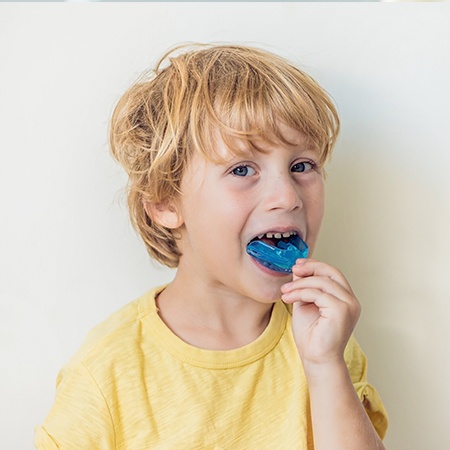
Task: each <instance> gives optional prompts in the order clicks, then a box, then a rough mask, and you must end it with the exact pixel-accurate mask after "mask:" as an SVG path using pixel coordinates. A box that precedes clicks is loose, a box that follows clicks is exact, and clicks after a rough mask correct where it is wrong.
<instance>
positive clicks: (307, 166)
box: [291, 161, 314, 173]
mask: <svg viewBox="0 0 450 450" xmlns="http://www.w3.org/2000/svg"><path fill="white" fill-rule="evenodd" d="M312 169H314V164H313V163H311V162H309V161H304V162H298V163H296V164H294V165H293V166H292V167H291V172H300V173H302V172H309V171H310V170H312Z"/></svg>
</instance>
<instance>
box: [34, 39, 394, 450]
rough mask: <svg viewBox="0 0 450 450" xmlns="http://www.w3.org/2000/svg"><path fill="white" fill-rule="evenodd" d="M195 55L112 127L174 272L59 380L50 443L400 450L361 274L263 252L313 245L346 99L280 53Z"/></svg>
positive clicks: (114, 320)
mask: <svg viewBox="0 0 450 450" xmlns="http://www.w3.org/2000/svg"><path fill="white" fill-rule="evenodd" d="M179 50H180V49H178V50H176V51H175V52H172V53H169V54H168V55H165V56H164V57H163V58H162V59H161V61H160V62H159V64H158V65H157V67H156V69H155V71H154V73H153V74H152V75H151V76H150V77H149V79H145V80H141V81H139V82H138V83H137V84H135V85H134V86H132V87H131V89H130V90H129V91H128V92H127V93H126V94H125V95H124V96H123V97H122V98H121V100H120V101H119V103H118V105H117V107H116V109H115V112H114V115H113V118H112V124H111V147H112V152H113V155H114V156H115V158H116V159H117V160H118V161H119V162H120V163H121V164H122V165H123V166H124V168H125V169H126V171H127V172H128V175H129V196H128V200H129V208H130V214H131V218H132V221H133V224H134V226H135V227H136V229H137V230H138V231H139V233H140V234H141V236H142V238H143V240H144V241H145V244H146V246H147V248H148V251H149V253H150V255H151V256H152V257H153V258H155V259H156V260H158V261H160V262H161V263H163V264H165V265H167V266H169V267H177V268H178V269H177V272H176V275H175V278H174V280H173V281H172V282H171V283H169V284H168V285H167V286H162V287H157V288H155V289H153V290H151V291H150V292H148V293H147V294H145V295H143V296H142V297H141V298H139V299H137V300H136V301H134V302H132V303H130V304H129V305H127V306H126V307H124V308H123V309H122V310H120V311H119V312H117V313H115V314H114V315H112V316H111V317H110V318H109V319H108V320H107V321H106V322H104V323H103V324H101V325H99V326H98V327H97V328H96V329H94V330H93V331H92V332H91V334H90V335H89V337H88V339H87V340H86V342H85V343H84V345H83V347H82V348H81V350H80V351H79V352H78V353H77V354H76V356H75V357H74V358H73V359H72V361H71V362H70V363H69V364H68V365H67V366H66V367H65V368H64V369H63V370H62V372H61V373H60V375H59V377H58V387H57V396H56V401H55V404H54V407H53V409H52V410H51V412H50V414H49V416H48V418H47V420H46V421H45V423H44V424H43V426H41V427H38V428H37V429H36V441H35V442H36V445H37V447H38V449H54V448H62V449H94V448H100V449H132V450H137V449H230V450H235V449H282V450H292V449H313V448H314V449H316V450H341V449H342V450H344V449H345V450H352V449H354V450H362V449H364V450H372V449H383V448H384V446H383V444H382V441H381V438H383V437H384V434H385V432H386V428H387V418H386V413H385V410H384V407H383V405H382V403H381V400H380V398H379V396H378V394H377V393H376V391H375V390H374V389H373V388H372V387H371V386H370V385H369V384H368V382H367V380H366V359H365V356H364V354H363V353H362V351H361V349H360V348H359V346H358V344H357V343H356V341H355V339H354V338H353V337H352V331H353V329H354V327H355V324H356V322H357V320H358V317H359V313H360V306H359V303H358V300H357V299H356V298H355V295H354V294H353V292H352V290H351V287H350V286H349V284H348V282H347V280H346V279H345V277H344V276H343V275H342V274H341V273H340V272H339V271H338V270H337V269H335V268H334V267H331V266H329V265H328V264H326V263H324V262H321V261H317V260H314V259H305V258H300V259H298V260H297V261H296V262H295V264H294V265H293V267H292V273H290V269H289V271H288V272H283V271H281V272H280V271H278V270H275V269H274V268H273V267H270V266H269V267H268V266H267V265H265V264H263V263H262V262H261V260H259V259H258V258H255V257H254V256H251V255H250V254H249V253H248V252H247V247H248V245H249V243H250V242H255V241H260V242H262V243H265V244H267V245H269V246H271V247H275V246H276V245H277V243H279V242H280V241H283V242H285V243H289V242H290V241H291V240H292V239H293V238H294V237H295V238H296V239H298V238H301V240H303V241H305V242H306V243H307V245H308V246H309V249H310V252H311V251H313V249H314V246H315V244H316V241H317V237H318V234H319V228H320V224H321V221H322V216H323V209H324V163H325V162H326V160H327V159H328V158H329V156H330V154H331V151H332V148H333V145H334V143H335V140H336V137H337V134H338V130H339V119H338V116H337V113H336V110H335V108H334V106H333V104H332V102H331V101H330V99H329V97H328V96H327V94H326V93H325V92H324V91H323V90H322V89H321V88H320V87H319V86H318V85H317V84H316V83H315V82H314V81H313V80H312V79H311V78H310V77H309V76H307V75H306V74H304V73H303V72H301V71H300V70H298V69H297V68H295V67H293V66H292V65H291V64H290V63H288V62H287V61H285V60H283V59H282V58H280V57H277V56H275V55H273V54H271V53H268V52H266V51H263V50H259V49H256V48H249V47H243V46H232V45H229V46H228V45H223V46H199V47H195V48H187V49H183V50H184V52H181V54H178V55H176V53H177V52H178V53H179Z"/></svg>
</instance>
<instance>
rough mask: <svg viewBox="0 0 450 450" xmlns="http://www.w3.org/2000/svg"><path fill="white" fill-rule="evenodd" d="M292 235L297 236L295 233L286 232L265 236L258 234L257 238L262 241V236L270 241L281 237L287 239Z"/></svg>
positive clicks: (266, 234)
mask: <svg viewBox="0 0 450 450" xmlns="http://www.w3.org/2000/svg"><path fill="white" fill-rule="evenodd" d="M294 234H297V233H296V232H295V231H286V232H285V233H265V234H260V235H259V236H258V239H262V238H263V237H264V236H265V237H266V238H269V239H272V238H276V239H281V238H282V237H284V238H288V237H289V236H293V235H294Z"/></svg>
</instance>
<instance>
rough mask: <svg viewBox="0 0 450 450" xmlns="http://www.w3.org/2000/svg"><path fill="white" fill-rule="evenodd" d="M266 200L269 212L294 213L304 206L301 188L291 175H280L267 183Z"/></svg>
mask: <svg viewBox="0 0 450 450" xmlns="http://www.w3.org/2000/svg"><path fill="white" fill-rule="evenodd" d="M264 200H265V207H266V209H267V210H275V209H279V210H283V211H293V210H295V209H300V208H302V206H303V202H302V199H301V192H300V186H299V185H298V183H296V181H295V180H294V179H293V178H292V177H291V176H290V174H279V175H278V176H276V177H274V178H273V179H272V180H271V181H270V182H267V183H266V191H265V199H264Z"/></svg>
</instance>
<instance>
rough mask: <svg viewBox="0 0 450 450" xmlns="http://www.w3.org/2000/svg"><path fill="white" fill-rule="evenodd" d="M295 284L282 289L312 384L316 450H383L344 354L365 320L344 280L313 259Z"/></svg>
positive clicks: (300, 266) (299, 267) (299, 270)
mask: <svg viewBox="0 0 450 450" xmlns="http://www.w3.org/2000/svg"><path fill="white" fill-rule="evenodd" d="M293 273H294V280H293V281H292V282H291V283H288V284H286V285H284V286H283V287H282V292H283V295H282V299H283V301H285V302H286V303H292V304H293V313H292V326H293V333H294V338H295V342H296V345H297V348H298V351H299V354H300V357H301V359H302V363H303V367H304V371H305V376H306V379H307V381H308V386H309V391H310V400H311V417H312V423H313V433H314V446H315V447H314V448H315V449H316V450H363V449H364V450H383V449H384V448H385V447H384V445H383V443H382V441H381V439H380V438H379V437H378V435H377V433H376V431H375V429H374V428H373V426H372V423H371V422H370V419H369V417H368V416H367V414H366V412H365V410H364V407H363V405H362V403H361V401H360V400H359V398H358V396H357V394H356V392H355V389H354V387H353V384H352V380H351V379H350V375H349V372H348V369H347V366H346V363H345V360H344V350H345V347H346V345H347V342H348V340H349V339H350V336H351V333H352V331H353V329H354V327H355V325H356V322H357V320H358V318H359V314H360V305H359V302H358V300H357V299H356V297H355V295H354V294H353V292H352V290H351V288H350V285H349V284H348V282H347V280H346V279H345V277H344V276H343V275H342V274H341V273H340V272H339V271H338V270H337V269H335V268H333V267H330V266H328V265H327V264H325V263H322V262H319V261H315V260H312V259H308V260H298V261H297V264H296V265H295V266H294V267H293Z"/></svg>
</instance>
